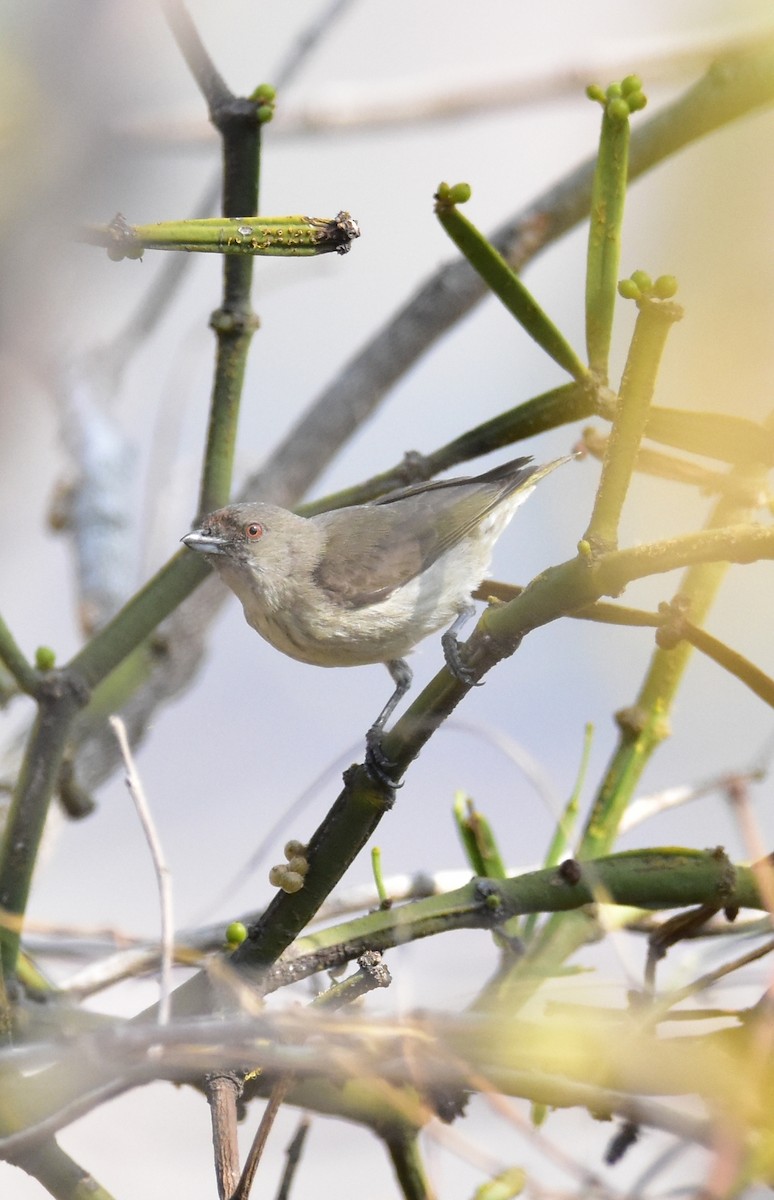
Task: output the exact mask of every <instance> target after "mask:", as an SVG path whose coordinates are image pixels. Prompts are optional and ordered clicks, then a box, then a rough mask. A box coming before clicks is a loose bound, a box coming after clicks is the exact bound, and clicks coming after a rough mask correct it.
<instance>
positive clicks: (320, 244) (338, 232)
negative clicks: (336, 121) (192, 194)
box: [80, 212, 360, 262]
mask: <svg viewBox="0 0 774 1200" xmlns="http://www.w3.org/2000/svg"><path fill="white" fill-rule="evenodd" d="M359 236H360V230H359V228H358V224H357V221H355V220H353V218H352V217H351V216H350V215H349V213H347V212H340V213H338V215H337V216H335V217H304V216H301V215H293V216H288V217H259V216H240V217H232V218H230V219H227V218H226V217H200V218H188V219H183V220H180V221H159V222H157V223H156V224H153V225H130V224H129V223H128V222H127V221H125V220H124V218H123V217H115V218H114V220H113V221H111V223H110V224H109V225H93V226H90V227H89V228H88V229H86V230H84V231H83V233H82V235H81V238H80V241H82V242H88V243H89V244H90V245H92V246H103V247H104V248H105V249H106V250H107V252H108V254H109V256H110V258H112V259H114V260H115V261H116V262H118V261H120V259H122V258H131V259H135V258H141V257H142V255H143V253H144V251H146V250H182V251H188V252H193V253H199V254H227V255H236V256H239V257H256V256H258V257H264V258H309V257H311V256H313V255H317V254H330V253H332V252H333V251H334V250H335V251H337V252H338V253H339V254H345V253H346V252H347V251H348V250H349V248H350V246H351V244H352V241H353V240H354V239H355V238H356V237H359Z"/></svg>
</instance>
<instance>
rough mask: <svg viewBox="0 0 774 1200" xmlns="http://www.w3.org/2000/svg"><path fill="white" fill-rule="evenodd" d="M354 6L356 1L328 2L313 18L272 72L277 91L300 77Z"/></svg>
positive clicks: (333, 0)
mask: <svg viewBox="0 0 774 1200" xmlns="http://www.w3.org/2000/svg"><path fill="white" fill-rule="evenodd" d="M354 4H355V0H328V2H327V3H326V4H324V5H323V6H322V8H321V9H320V11H319V13H317V14H316V16H314V17H312V18H311V20H310V21H309V22H308V24H307V25H306V26H305V28H304V29H302V30H301V32H300V33H299V35H298V37H297V38H296V39H295V40H294V41H293V42H292V43H291V45H290V46H289V47H288V49H287V50H286V52H285V55H284V57H283V58H282V59H281V60H280V62H279V64H278V65H277V66H276V67H275V68H274V71H273V72H272V76H271V80H272V83H273V84H274V86H275V87H276V89H277V91H280V90H281V89H285V88H287V87H288V86H289V84H290V83H291V82H292V81H293V80H294V79H295V78H296V77H297V76H298V74H299V73H300V71H301V68H302V67H303V66H305V64H306V61H307V59H308V58H309V57H310V56H311V54H312V53H313V52H314V51H315V50H316V49H317V47H318V46H319V45H320V43H321V42H323V41H324V40H325V39H326V38H329V37H330V35H331V33H332V32H334V30H335V27H336V25H337V24H339V22H340V21H341V20H342V18H343V17H345V16H346V14H347V13H348V12H349V10H350V9H351V8H353V7H354Z"/></svg>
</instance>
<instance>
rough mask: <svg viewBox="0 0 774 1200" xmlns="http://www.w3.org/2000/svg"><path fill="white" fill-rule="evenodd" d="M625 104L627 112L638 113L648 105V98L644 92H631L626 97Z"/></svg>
mask: <svg viewBox="0 0 774 1200" xmlns="http://www.w3.org/2000/svg"><path fill="white" fill-rule="evenodd" d="M626 103H627V104H628V105H629V112H639V111H640V109H641V108H644V107H645V105H646V104H647V103H648V97H647V96H646V95H645V93H644V92H632V93H631V94H630V95H628V96H627V97H626Z"/></svg>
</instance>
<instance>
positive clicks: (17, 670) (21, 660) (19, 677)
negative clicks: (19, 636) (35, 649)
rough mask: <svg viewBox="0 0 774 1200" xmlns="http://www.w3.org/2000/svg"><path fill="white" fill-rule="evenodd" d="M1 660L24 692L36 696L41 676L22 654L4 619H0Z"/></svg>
mask: <svg viewBox="0 0 774 1200" xmlns="http://www.w3.org/2000/svg"><path fill="white" fill-rule="evenodd" d="M0 659H2V661H3V662H4V663H5V665H6V666H7V668H8V670H9V671H10V672H11V674H12V675H13V677H14V679H15V680H16V682H17V683H18V685H19V687H20V688H21V690H22V691H23V692H26V693H27V695H28V696H34V695H35V693H36V691H37V687H38V683H39V679H40V677H39V675H38V673H37V671H36V670H35V668H34V667H33V666H32V664H31V663H29V662H28V661H27V659H26V658H25V656H24V655H23V654H22V651H21V649H20V648H19V645H18V643H17V642H16V639H15V638H14V636H13V634H12V633H11V631H10V629H9V628H8V626H7V625H6V623H5V621H4V620H3V618H2V617H0Z"/></svg>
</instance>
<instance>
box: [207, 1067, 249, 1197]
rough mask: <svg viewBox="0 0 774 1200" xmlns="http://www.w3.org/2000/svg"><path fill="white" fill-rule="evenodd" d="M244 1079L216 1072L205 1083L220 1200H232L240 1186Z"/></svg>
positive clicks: (232, 1073) (238, 1074) (228, 1073)
mask: <svg viewBox="0 0 774 1200" xmlns="http://www.w3.org/2000/svg"><path fill="white" fill-rule="evenodd" d="M243 1077H244V1076H243V1075H242V1074H240V1073H238V1072H236V1071H213V1072H210V1073H209V1074H208V1075H207V1076H206V1077H205V1081H204V1088H205V1092H206V1094H207V1102H208V1104H209V1106H210V1119H211V1122H212V1148H213V1152H214V1155H215V1180H216V1183H217V1188H218V1197H219V1200H232V1197H233V1196H235V1193H236V1189H237V1185H238V1183H239V1141H238V1138H237V1101H238V1099H239V1097H240V1096H241V1094H242V1080H243Z"/></svg>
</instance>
